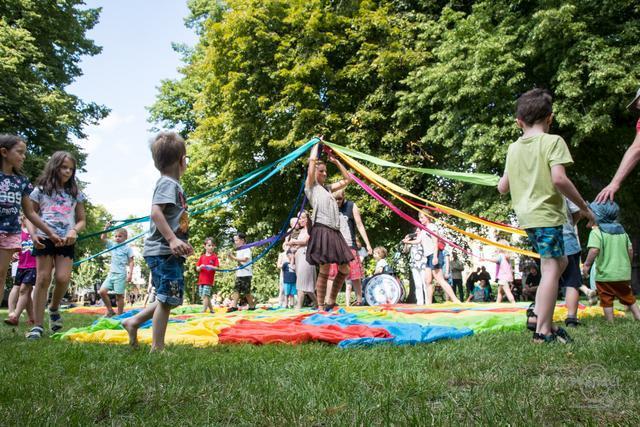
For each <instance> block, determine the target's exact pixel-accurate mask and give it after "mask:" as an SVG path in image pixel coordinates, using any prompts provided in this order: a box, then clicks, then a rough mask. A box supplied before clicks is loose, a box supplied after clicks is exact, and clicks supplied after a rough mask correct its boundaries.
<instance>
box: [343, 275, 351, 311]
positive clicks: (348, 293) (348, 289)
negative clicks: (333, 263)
mask: <svg viewBox="0 0 640 427" xmlns="http://www.w3.org/2000/svg"><path fill="white" fill-rule="evenodd" d="M351 288H352V282H351V281H349V280H347V283H346V284H345V289H344V300H345V302H344V303H345V305H346V306H347V307H349V306H350V305H351Z"/></svg>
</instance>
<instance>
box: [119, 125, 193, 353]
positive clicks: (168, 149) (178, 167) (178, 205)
mask: <svg viewBox="0 0 640 427" xmlns="http://www.w3.org/2000/svg"><path fill="white" fill-rule="evenodd" d="M151 155H152V157H153V163H154V164H155V166H156V168H157V169H158V170H159V171H160V174H161V177H160V179H159V180H158V181H157V182H156V187H155V189H154V191H153V199H152V201H151V221H150V223H151V224H150V229H149V236H148V237H147V239H146V240H145V242H144V250H143V255H144V259H145V261H146V262H147V264H148V265H149V269H150V270H151V275H152V277H153V284H154V285H155V287H156V302H154V303H152V304H150V305H148V306H147V307H145V308H144V309H143V310H142V311H140V312H139V313H138V314H136V315H135V316H133V317H130V318H128V319H126V320H124V321H123V322H122V326H123V327H124V329H126V330H127V332H128V333H129V344H131V345H132V346H137V344H138V328H139V327H140V325H142V324H143V323H144V322H146V321H147V320H149V319H151V318H153V323H152V343H151V350H152V351H157V350H162V349H164V337H165V333H166V332H167V323H168V321H169V314H170V312H171V309H172V308H174V307H177V306H179V305H180V304H182V297H183V294H184V276H183V273H184V270H183V264H184V260H185V257H187V256H189V255H191V254H192V253H193V248H192V247H191V245H189V243H188V241H187V239H188V232H189V217H188V214H187V202H186V197H185V195H184V190H183V189H182V186H181V185H180V183H179V182H178V181H179V180H180V177H181V176H182V175H183V174H184V172H185V170H186V169H187V147H186V145H185V143H184V140H183V139H182V138H181V137H180V136H179V135H178V134H177V133H175V132H161V133H159V134H158V135H157V136H156V137H155V138H154V140H153V141H152V143H151Z"/></svg>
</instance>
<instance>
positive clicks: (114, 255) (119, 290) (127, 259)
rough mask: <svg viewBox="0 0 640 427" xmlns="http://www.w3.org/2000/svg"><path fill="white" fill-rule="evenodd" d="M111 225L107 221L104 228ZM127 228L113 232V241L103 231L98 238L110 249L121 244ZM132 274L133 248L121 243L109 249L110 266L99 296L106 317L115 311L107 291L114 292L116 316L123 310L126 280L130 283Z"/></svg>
mask: <svg viewBox="0 0 640 427" xmlns="http://www.w3.org/2000/svg"><path fill="white" fill-rule="evenodd" d="M109 227H111V223H110V222H108V223H107V225H106V228H109ZM127 236H128V233H127V230H126V229H125V228H120V229H118V230H116V231H115V232H114V238H115V242H113V241H111V240H108V239H107V234H106V233H103V234H102V235H101V236H100V240H102V241H103V242H105V243H106V245H107V248H108V249H111V248H113V247H114V246H118V245H121V244H122V243H123V242H124V241H126V240H127ZM127 264H129V273H127ZM132 274H133V249H132V248H131V247H130V246H129V245H122V246H119V247H117V248H116V249H113V250H112V251H111V268H110V269H109V275H107V278H106V279H105V281H104V283H102V286H101V287H100V291H99V292H98V293H99V294H100V297H101V298H102V302H104V306H105V307H106V308H107V314H106V317H113V316H115V315H116V313H115V312H114V311H113V307H111V298H109V291H112V292H115V294H116V305H117V306H118V316H119V315H121V314H122V313H123V312H124V291H125V288H126V286H127V282H129V283H131V275H132Z"/></svg>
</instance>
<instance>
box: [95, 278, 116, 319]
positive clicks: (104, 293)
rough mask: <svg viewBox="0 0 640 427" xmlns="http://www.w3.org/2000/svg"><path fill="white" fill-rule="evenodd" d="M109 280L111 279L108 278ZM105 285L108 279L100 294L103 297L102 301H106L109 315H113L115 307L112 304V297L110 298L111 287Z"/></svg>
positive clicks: (105, 304)
mask: <svg viewBox="0 0 640 427" xmlns="http://www.w3.org/2000/svg"><path fill="white" fill-rule="evenodd" d="M107 280H109V279H108V278H107ZM105 285H106V281H105V283H104V284H103V285H102V286H101V287H100V290H99V291H98V294H99V295H100V299H102V302H103V303H104V306H105V308H106V309H107V315H108V316H112V315H114V314H115V313H114V311H113V307H112V306H111V298H109V289H108V288H107V287H106V286H105Z"/></svg>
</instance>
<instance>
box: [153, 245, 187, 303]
mask: <svg viewBox="0 0 640 427" xmlns="http://www.w3.org/2000/svg"><path fill="white" fill-rule="evenodd" d="M144 260H145V261H146V262H147V265H148V266H149V269H150V270H151V280H152V281H153V285H154V286H155V288H156V299H157V300H158V301H160V302H161V303H163V304H167V305H170V306H173V307H177V306H179V305H181V304H182V298H183V296H184V258H182V257H177V256H175V255H157V256H146V257H144Z"/></svg>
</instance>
